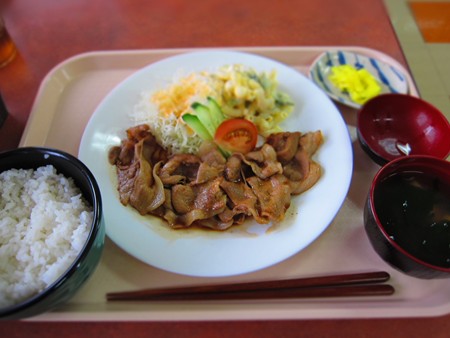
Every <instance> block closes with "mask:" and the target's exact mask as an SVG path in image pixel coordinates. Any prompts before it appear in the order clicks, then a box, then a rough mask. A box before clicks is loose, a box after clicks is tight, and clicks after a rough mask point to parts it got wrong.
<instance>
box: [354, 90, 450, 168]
mask: <svg viewBox="0 0 450 338" xmlns="http://www.w3.org/2000/svg"><path fill="white" fill-rule="evenodd" d="M357 132H358V140H359V143H360V144H361V146H362V148H363V149H364V151H365V152H366V153H367V154H368V155H369V156H370V157H371V158H372V159H373V160H374V161H375V162H376V163H378V164H379V165H384V164H386V163H387V162H389V161H392V160H394V159H396V158H399V157H402V156H405V155H429V156H433V157H436V158H440V159H446V158H447V156H448V155H449V154H450V123H449V122H448V120H447V118H446V117H445V116H444V115H443V114H442V113H441V112H440V111H439V110H438V109H437V108H435V107H434V106H432V105H431V104H430V103H428V102H426V101H424V100H422V99H420V98H417V97H414V96H410V95H404V94H383V95H380V96H377V97H375V98H373V99H371V100H369V101H368V102H366V104H364V105H363V106H362V107H361V109H360V110H359V111H358V122H357Z"/></svg>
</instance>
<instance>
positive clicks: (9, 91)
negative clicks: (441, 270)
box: [0, 0, 450, 337]
mask: <svg viewBox="0 0 450 338" xmlns="http://www.w3.org/2000/svg"><path fill="white" fill-rule="evenodd" d="M4 2H7V3H8V4H7V5H6V8H5V9H4V13H3V16H4V18H5V21H6V25H7V27H8V29H9V32H10V35H11V36H12V38H13V39H14V41H15V43H16V45H17V48H18V51H19V53H18V55H17V57H16V59H15V60H14V61H13V62H12V63H11V64H10V65H8V66H7V67H5V68H3V69H0V93H1V94H2V96H3V98H4V101H5V104H6V106H7V108H8V110H9V118H8V119H7V120H6V122H5V124H4V125H3V126H2V127H1V129H0V150H5V149H11V148H14V147H17V145H18V143H19V140H20V137H21V135H22V132H23V129H24V126H25V124H26V122H27V118H28V116H29V112H30V110H31V107H32V104H33V101H34V99H35V96H36V94H37V90H38V88H39V85H40V84H41V81H42V80H43V78H44V77H45V75H46V74H47V73H48V72H49V71H50V70H51V69H52V68H53V67H55V66H56V65H57V64H58V63H60V62H62V61H64V60H65V59H67V58H69V57H71V56H74V55H76V54H79V53H83V52H87V51H97V50H123V49H157V48H191V47H192V48H193V47H235V46H332V45H342V46H352V45H353V46H363V47H370V48H373V49H377V50H379V51H381V52H384V53H386V54H388V55H390V56H391V57H393V58H395V59H396V60H398V61H399V62H401V63H403V64H404V65H406V64H405V59H404V57H403V54H402V50H401V48H400V46H399V44H398V42H397V40H396V36H395V33H394V31H393V29H392V27H391V23H390V21H389V18H388V16H387V13H386V10H385V8H384V5H383V2H382V1H381V0H366V1H353V0H340V1H334V0H314V1H302V0H297V1H292V0H291V1H289V0H277V1H268V0H258V1H257V0H248V1H242V0H228V1H223V0H204V1H202V0H200V1H182V0H165V1H158V0H131V1H130V0H96V1H91V0H64V1H58V0H40V1H26V0H12V1H4ZM449 332H450V316H445V317H439V318H414V319H358V320H350V319H347V320H303V321H280V320H279V321H264V322H259V321H251V322H249V321H233V322H86V323H77V322H3V323H0V336H1V337H33V336H40V337H44V336H45V337H60V336H61V335H64V336H65V337H79V336H83V337H97V336H106V337H122V336H125V335H127V336H129V337H144V336H149V335H151V336H154V337H173V336H176V337H192V336H196V337H227V336H234V337H240V336H242V337H274V336H283V337H291V336H292V337H297V336H300V335H306V336H308V337H358V336H364V337H399V336H404V337H424V336H430V337H447V336H448V333H449Z"/></svg>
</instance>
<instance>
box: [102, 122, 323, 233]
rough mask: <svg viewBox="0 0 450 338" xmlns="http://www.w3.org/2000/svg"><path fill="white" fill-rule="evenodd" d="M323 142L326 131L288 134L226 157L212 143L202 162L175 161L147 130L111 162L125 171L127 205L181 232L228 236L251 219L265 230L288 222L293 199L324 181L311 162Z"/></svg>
mask: <svg viewBox="0 0 450 338" xmlns="http://www.w3.org/2000/svg"><path fill="white" fill-rule="evenodd" d="M322 141H323V138H322V133H321V132H320V131H316V132H309V133H305V134H301V133H300V132H280V133H276V134H271V135H270V136H268V137H267V138H266V141H265V143H264V144H263V145H262V146H260V147H258V148H256V149H255V150H254V151H252V152H250V153H247V154H245V155H243V154H240V153H234V154H232V155H231V156H229V157H228V158H225V157H224V156H223V155H222V153H221V152H220V151H219V149H218V148H217V147H216V145H215V144H214V143H212V142H204V143H203V145H202V146H201V148H200V150H199V152H198V154H196V155H193V154H174V155H170V154H169V153H168V152H167V151H166V150H165V149H164V148H162V147H161V146H160V145H159V144H158V143H157V142H156V139H155V137H154V136H153V135H152V134H151V132H150V130H149V127H148V126H147V125H145V124H143V125H139V126H136V127H132V128H129V129H128V130H127V138H126V139H124V140H122V143H121V145H120V146H117V147H113V148H111V150H110V152H109V161H110V163H111V164H113V165H115V166H116V169H117V178H118V191H119V195H120V201H121V203H122V204H123V205H125V206H126V205H130V206H132V207H133V208H135V209H136V210H137V211H138V212H139V213H140V214H142V215H146V214H151V215H155V216H158V217H161V218H163V219H164V220H166V221H167V223H168V224H169V226H170V227H172V228H175V229H179V228H188V227H191V226H194V225H196V226H200V227H206V228H210V229H214V230H225V229H227V228H229V227H231V226H233V225H236V224H241V223H243V222H244V220H245V219H246V218H248V217H253V218H254V219H255V220H256V221H257V222H258V223H260V224H266V223H270V222H278V221H280V220H282V219H283V218H284V215H285V212H286V210H287V209H288V208H289V206H290V203H291V195H297V194H300V193H302V192H304V191H306V190H307V189H309V188H310V187H312V186H313V185H314V184H315V183H316V182H317V180H318V179H319V178H320V175H321V168H320V166H319V165H318V164H317V163H316V162H314V161H313V160H312V159H311V156H312V155H313V154H314V153H315V151H316V150H317V149H318V148H319V146H320V145H321V144H322Z"/></svg>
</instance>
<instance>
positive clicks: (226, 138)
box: [214, 119, 258, 154]
mask: <svg viewBox="0 0 450 338" xmlns="http://www.w3.org/2000/svg"><path fill="white" fill-rule="evenodd" d="M214 141H215V142H216V144H217V145H218V146H219V147H220V148H222V149H224V150H227V151H229V152H232V153H233V152H239V153H242V154H246V153H248V152H250V151H252V150H253V149H254V148H255V146H256V142H257V141H258V129H257V128H256V126H255V124H254V123H253V122H251V121H249V120H245V119H230V120H225V121H223V122H222V123H221V124H220V125H219V127H218V128H217V130H216V134H215V135H214Z"/></svg>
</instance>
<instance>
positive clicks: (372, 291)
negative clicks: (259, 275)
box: [106, 271, 395, 301]
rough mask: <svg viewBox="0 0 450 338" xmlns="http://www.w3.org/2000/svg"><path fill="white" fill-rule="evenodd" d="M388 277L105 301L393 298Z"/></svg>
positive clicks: (167, 291)
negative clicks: (389, 296) (387, 296)
mask: <svg viewBox="0 0 450 338" xmlns="http://www.w3.org/2000/svg"><path fill="white" fill-rule="evenodd" d="M389 278H390V275H389V274H388V273H387V272H384V271H376V272H367V273H357V274H343V275H331V276H320V277H308V278H297V279H286V280H277V281H261V282H244V283H232V284H212V285H202V286H188V287H174V288H159V289H144V290H138V291H125V292H110V293H107V294H106V299H107V300H108V301H127V300H128V301H129V300H142V301H167V300H233V299H276V298H316V297H356V296H358V297H361V296H383V295H392V294H393V293H394V291H395V290H394V288H393V287H392V286H391V285H388V284H381V283H383V282H386V281H388V280H389Z"/></svg>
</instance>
